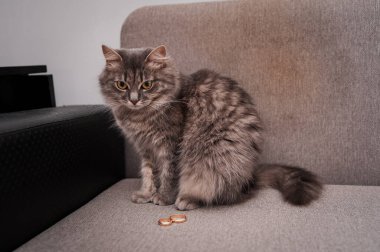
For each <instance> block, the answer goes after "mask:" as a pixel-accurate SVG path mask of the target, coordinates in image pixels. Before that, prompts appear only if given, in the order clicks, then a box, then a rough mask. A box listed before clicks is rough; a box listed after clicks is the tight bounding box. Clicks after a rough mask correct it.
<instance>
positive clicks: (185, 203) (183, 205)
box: [175, 197, 199, 211]
mask: <svg viewBox="0 0 380 252" xmlns="http://www.w3.org/2000/svg"><path fill="white" fill-rule="evenodd" d="M175 206H176V208H177V209H178V210H181V211H188V210H193V209H196V208H198V207H199V204H198V203H197V202H194V201H192V200H190V199H187V198H184V197H178V198H177V200H176V201H175Z"/></svg>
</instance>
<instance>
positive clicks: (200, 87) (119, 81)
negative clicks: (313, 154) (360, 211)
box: [99, 45, 322, 210]
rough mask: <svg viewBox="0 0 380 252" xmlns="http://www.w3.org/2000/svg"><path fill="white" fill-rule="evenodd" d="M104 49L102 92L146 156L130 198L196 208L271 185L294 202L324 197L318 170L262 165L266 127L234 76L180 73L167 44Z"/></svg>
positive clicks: (233, 200)
mask: <svg viewBox="0 0 380 252" xmlns="http://www.w3.org/2000/svg"><path fill="white" fill-rule="evenodd" d="M102 50H103V54H104V57H105V60H106V66H105V68H104V70H103V72H102V73H101V74H100V76H99V83H100V88H101V93H102V95H103V97H104V100H105V102H106V104H107V105H108V106H109V107H110V108H111V110H112V113H113V115H114V117H115V120H116V123H117V125H118V126H119V127H120V129H121V130H122V132H123V133H124V135H125V136H126V137H127V138H128V139H129V140H130V142H131V143H133V144H134V147H135V149H136V150H137V153H138V154H139V155H140V157H141V170H140V171H141V177H142V185H141V189H140V190H139V191H137V192H134V193H133V195H132V198H131V200H132V201H133V202H135V203H148V202H153V203H154V204H156V205H170V204H173V203H175V206H176V208H177V209H178V210H192V209H195V208H198V207H200V206H202V205H205V206H210V205H217V204H231V203H236V202H239V201H241V200H242V199H244V198H245V197H246V196H247V194H249V192H250V191H252V190H254V189H258V188H262V187H268V186H271V187H274V188H277V189H278V190H279V191H280V192H281V193H282V195H283V198H284V200H285V201H287V202H289V203H291V204H294V205H308V204H309V203H310V202H312V201H313V200H315V199H317V198H318V197H319V196H320V194H321V191H322V184H321V183H320V181H319V179H318V177H317V176H316V175H314V174H313V173H311V172H309V171H307V170H304V169H301V168H297V167H289V166H281V165H259V164H258V157H259V154H260V145H261V143H262V131H263V126H262V123H261V121H260V118H259V116H258V113H257V111H256V109H255V106H254V104H253V102H252V99H251V97H250V96H249V95H248V93H247V92H245V91H244V89H243V88H242V87H240V86H239V85H238V84H237V83H236V82H235V81H234V80H232V79H231V78H228V77H224V76H222V75H220V74H218V73H216V72H214V71H211V70H206V69H203V70H199V71H197V72H195V73H193V74H191V75H184V74H181V73H180V72H179V71H178V70H177V68H176V65H175V62H174V60H173V59H172V58H171V57H170V56H169V55H168V54H167V49H166V47H165V46H159V47H156V48H135V49H112V48H109V47H107V46H104V45H103V46H102Z"/></svg>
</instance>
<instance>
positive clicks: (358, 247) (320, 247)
mask: <svg viewBox="0 0 380 252" xmlns="http://www.w3.org/2000/svg"><path fill="white" fill-rule="evenodd" d="M138 186H139V181H138V180H136V179H126V180H123V181H121V182H119V183H117V184H115V185H114V186H112V187H111V188H109V189H108V190H106V191H105V192H103V193H102V194H100V195H99V196H98V197H96V198H95V199H94V200H92V201H91V202H89V203H88V204H87V205H85V206H83V207H82V208H80V209H79V210H77V211H76V212H74V213H72V214H71V215H69V216H68V217H66V218H65V219H63V220H61V221H60V222H58V223H57V224H56V225H54V226H53V227H51V228H49V229H48V230H46V231H44V232H43V233H41V234H40V235H38V236H37V237H35V238H34V239H32V240H31V241H29V242H28V243H26V244H24V245H23V246H21V247H20V248H19V249H18V250H17V251H19V252H21V251H291V252H293V251H311V252H312V251H379V250H380V239H379V236H380V224H379V223H380V212H379V209H380V187H373V186H366V187H365V186H342V185H331V186H326V189H325V192H324V194H323V197H322V198H321V199H320V200H319V201H317V202H315V203H313V204H312V205H311V206H309V207H294V206H291V205H289V204H286V203H284V202H283V201H282V199H281V197H280V195H279V193H278V192H276V191H274V190H271V189H267V190H263V191H260V193H258V194H257V195H256V197H255V198H252V199H250V200H248V201H246V202H244V203H241V204H238V205H232V206H222V207H214V208H209V209H197V210H194V211H190V212H185V213H186V214H187V217H188V222H187V223H183V224H176V225H173V226H170V227H160V226H158V225H157V221H158V219H159V218H163V217H168V216H169V215H171V214H174V213H177V212H178V211H176V210H175V209H174V207H173V206H166V207H163V206H156V205H153V204H142V205H139V204H133V203H132V202H131V201H130V200H129V198H130V196H131V191H132V190H136V189H138Z"/></svg>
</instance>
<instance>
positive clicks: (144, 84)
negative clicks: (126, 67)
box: [141, 80, 153, 90]
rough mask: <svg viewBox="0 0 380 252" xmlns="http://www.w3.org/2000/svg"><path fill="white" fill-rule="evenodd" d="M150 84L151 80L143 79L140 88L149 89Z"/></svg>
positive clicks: (151, 83) (151, 84)
mask: <svg viewBox="0 0 380 252" xmlns="http://www.w3.org/2000/svg"><path fill="white" fill-rule="evenodd" d="M152 86H153V81H152V80H148V81H144V82H143V83H142V84H141V88H142V89H144V90H149V89H151V88H152Z"/></svg>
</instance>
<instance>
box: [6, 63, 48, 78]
mask: <svg viewBox="0 0 380 252" xmlns="http://www.w3.org/2000/svg"><path fill="white" fill-rule="evenodd" d="M46 71H47V68H46V66H44V65H41V66H16V67H0V76H1V75H27V74H32V73H46Z"/></svg>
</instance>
